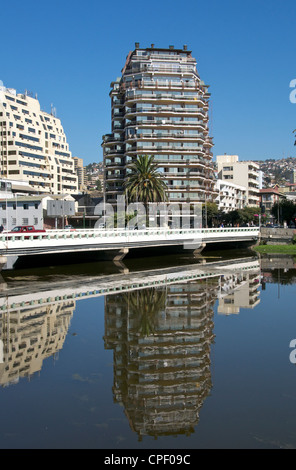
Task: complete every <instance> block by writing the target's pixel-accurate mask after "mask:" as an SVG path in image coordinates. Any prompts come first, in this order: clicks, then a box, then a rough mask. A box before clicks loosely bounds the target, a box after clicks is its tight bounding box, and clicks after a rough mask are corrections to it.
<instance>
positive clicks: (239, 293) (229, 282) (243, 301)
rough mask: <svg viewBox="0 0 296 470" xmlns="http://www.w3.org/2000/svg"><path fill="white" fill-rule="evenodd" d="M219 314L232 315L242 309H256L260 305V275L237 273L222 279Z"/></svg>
mask: <svg viewBox="0 0 296 470" xmlns="http://www.w3.org/2000/svg"><path fill="white" fill-rule="evenodd" d="M220 282H221V286H220V293H219V301H218V309H217V311H218V313H223V314H225V315H230V314H233V313H239V312H240V309H241V308H254V307H255V306H256V305H258V304H259V302H260V299H259V295H260V293H259V290H258V287H259V286H260V274H259V273H245V272H243V271H242V272H241V273H237V274H230V275H227V276H222V277H221V281H220Z"/></svg>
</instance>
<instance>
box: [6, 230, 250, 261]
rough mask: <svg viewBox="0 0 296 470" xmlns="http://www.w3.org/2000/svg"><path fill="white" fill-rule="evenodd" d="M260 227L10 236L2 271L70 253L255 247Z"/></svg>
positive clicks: (111, 254)
mask: <svg viewBox="0 0 296 470" xmlns="http://www.w3.org/2000/svg"><path fill="white" fill-rule="evenodd" d="M258 238H259V229H258V227H239V228H236V227H226V228H212V229H209V228H208V229H167V228H156V229H145V230H119V229H118V230H98V229H85V230H76V231H65V230H50V231H46V232H40V233H38V232H37V233H35V234H30V235H29V234H28V235H24V234H23V233H21V234H17V233H15V234H11V233H10V234H7V233H3V234H2V235H1V236H0V263H1V264H2V266H3V268H2V269H11V268H13V267H14V265H15V263H16V261H17V260H18V258H23V257H28V256H34V257H40V256H50V257H51V258H52V256H54V255H56V254H58V255H61V254H65V255H66V254H68V255H72V257H74V256H75V257H77V255H78V254H81V253H83V254H85V253H94V252H96V253H97V255H98V256H100V257H101V258H102V259H104V258H105V259H106V258H109V259H110V258H111V259H116V258H117V259H120V258H123V257H124V256H125V255H126V254H127V253H128V251H129V250H131V249H149V248H155V247H171V248H173V247H175V248H176V247H177V248H178V247H179V248H182V247H183V248H184V249H190V250H193V251H194V250H199V251H201V250H202V249H203V248H204V247H205V246H208V245H213V244H216V245H217V244H223V245H224V246H227V245H229V244H232V245H233V244H242V243H244V244H246V243H247V244H255V243H256V241H257V240H258Z"/></svg>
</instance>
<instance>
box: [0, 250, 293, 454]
mask: <svg viewBox="0 0 296 470" xmlns="http://www.w3.org/2000/svg"><path fill="white" fill-rule="evenodd" d="M1 281H2V282H1V284H0V288H1V291H0V320H1V322H0V384H1V388H0V406H1V420H0V447H1V448H2V449H16V448H34V449H36V448H41V449H42V448H43V449H45V448H50V449H58V448H70V449H72V448H79V449H90V448H95V449H113V450H114V449H118V450H119V449H213V448H216V449H217V448H220V449H227V448H230V449H236V448H240V449H242V448H245V449H257V448H259V449H260V448H261V449H263V448H264V449H276V448H284V449H286V448H287V449H290V448H291V449H293V448H296V430H295V421H296V367H295V362H296V360H295V357H296V354H294V352H293V351H294V349H296V311H295V293H296V264H295V260H294V259H293V258H292V257H288V256H285V257H284V256H281V257H280V256H278V257H276V256H274V255H273V257H272V258H271V257H269V258H268V257H265V258H259V257H258V256H256V255H254V253H252V252H241V251H240V252H235V251H228V252H209V253H205V254H203V256H200V257H197V258H194V257H193V256H191V255H188V254H186V253H185V252H184V254H183V255H178V256H175V255H174V256H163V257H155V258H142V259H125V260H124V263H118V264H113V263H111V262H110V263H103V262H102V263H100V262H98V263H92V264H84V265H72V266H61V267H54V266H49V267H47V268H34V269H23V270H19V271H3V272H2V279H1ZM294 339H295V343H294V344H293V340H294Z"/></svg>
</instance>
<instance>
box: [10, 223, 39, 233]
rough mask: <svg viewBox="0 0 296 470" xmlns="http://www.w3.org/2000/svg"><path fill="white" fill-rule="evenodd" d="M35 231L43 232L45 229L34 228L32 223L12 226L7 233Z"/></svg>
mask: <svg viewBox="0 0 296 470" xmlns="http://www.w3.org/2000/svg"><path fill="white" fill-rule="evenodd" d="M23 232H24V233H36V232H45V230H36V229H35V227H34V225H18V226H17V227H14V228H13V229H12V230H11V231H10V232H9V233H23Z"/></svg>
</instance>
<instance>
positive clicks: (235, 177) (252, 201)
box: [216, 154, 260, 207]
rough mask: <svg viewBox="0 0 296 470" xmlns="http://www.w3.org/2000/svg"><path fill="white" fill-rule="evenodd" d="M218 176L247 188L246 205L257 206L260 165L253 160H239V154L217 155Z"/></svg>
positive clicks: (258, 202) (258, 201)
mask: <svg viewBox="0 0 296 470" xmlns="http://www.w3.org/2000/svg"><path fill="white" fill-rule="evenodd" d="M216 161H217V167H218V178H219V179H221V180H227V182H229V183H234V184H236V185H239V186H243V187H245V188H246V205H247V206H249V207H256V206H259V204H260V197H259V192H260V189H259V187H260V186H259V176H260V174H259V169H260V167H259V165H258V164H257V163H255V162H252V161H242V162H240V161H239V157H238V155H226V154H224V155H217V157H216Z"/></svg>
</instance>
